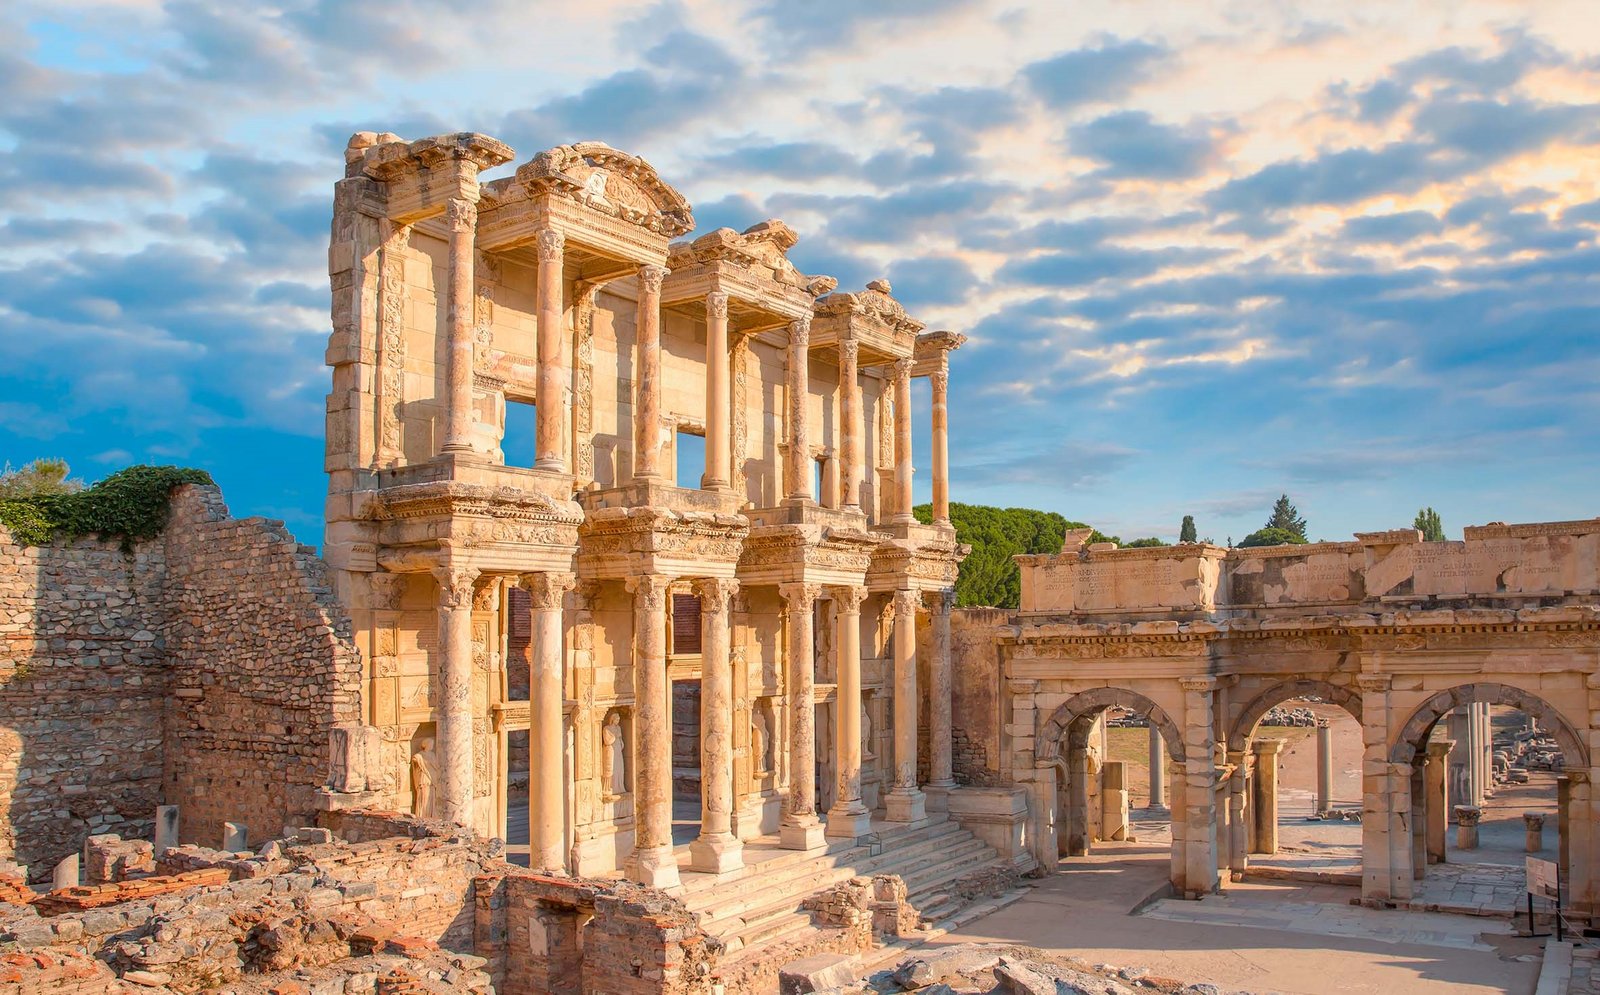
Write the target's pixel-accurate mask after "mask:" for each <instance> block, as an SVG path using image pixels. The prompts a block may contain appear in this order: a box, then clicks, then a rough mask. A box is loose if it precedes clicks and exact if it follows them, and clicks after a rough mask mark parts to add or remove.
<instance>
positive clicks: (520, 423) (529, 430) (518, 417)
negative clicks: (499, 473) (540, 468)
mask: <svg viewBox="0 0 1600 995" xmlns="http://www.w3.org/2000/svg"><path fill="white" fill-rule="evenodd" d="M538 431H539V414H538V410H537V409H536V408H535V407H534V404H533V402H532V401H525V400H518V399H516V398H511V397H508V398H506V431H505V435H504V437H503V438H501V440H500V451H501V452H503V453H505V457H506V466H533V463H534V460H536V459H537V458H538V442H537V441H536V440H537V439H538Z"/></svg>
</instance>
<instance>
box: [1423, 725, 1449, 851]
mask: <svg viewBox="0 0 1600 995" xmlns="http://www.w3.org/2000/svg"><path fill="white" fill-rule="evenodd" d="M1455 745H1456V744H1455V743H1454V742H1453V741H1451V740H1448V739H1443V740H1434V741H1432V742H1430V743H1428V745H1427V754H1426V757H1427V767H1426V768H1424V770H1423V783H1422V800H1423V803H1422V812H1423V819H1424V820H1425V821H1426V822H1427V826H1426V828H1425V833H1426V836H1427V846H1426V847H1425V848H1424V849H1425V853H1426V855H1427V860H1428V863H1430V864H1442V863H1444V862H1445V856H1446V853H1447V850H1446V847H1445V841H1446V839H1447V837H1448V835H1449V827H1448V824H1449V822H1450V777H1449V770H1448V768H1449V765H1450V751H1451V750H1453V749H1455Z"/></svg>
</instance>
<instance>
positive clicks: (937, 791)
mask: <svg viewBox="0 0 1600 995" xmlns="http://www.w3.org/2000/svg"><path fill="white" fill-rule="evenodd" d="M959 787H960V785H958V784H956V782H954V781H943V782H940V781H934V782H933V783H931V784H924V785H923V786H922V794H923V795H924V797H925V798H926V801H925V802H924V804H925V805H926V806H927V809H928V811H930V812H948V811H950V792H952V791H955V790H957V789H958V788H959Z"/></svg>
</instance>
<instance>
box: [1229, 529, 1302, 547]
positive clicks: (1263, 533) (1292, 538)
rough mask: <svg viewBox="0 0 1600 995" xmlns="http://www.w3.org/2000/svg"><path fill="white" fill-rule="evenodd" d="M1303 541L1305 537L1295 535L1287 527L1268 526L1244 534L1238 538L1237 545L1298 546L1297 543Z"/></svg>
mask: <svg viewBox="0 0 1600 995" xmlns="http://www.w3.org/2000/svg"><path fill="white" fill-rule="evenodd" d="M1305 541H1306V537H1305V536H1302V535H1296V534H1295V533H1293V532H1290V531H1289V530H1288V529H1278V528H1271V527H1268V528H1264V529H1257V530H1256V531H1254V532H1252V533H1250V534H1249V535H1247V536H1245V537H1244V538H1243V539H1241V540H1239V545H1240V546H1285V545H1296V546H1299V545H1304V544H1305Z"/></svg>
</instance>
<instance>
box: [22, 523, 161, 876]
mask: <svg viewBox="0 0 1600 995" xmlns="http://www.w3.org/2000/svg"><path fill="white" fill-rule="evenodd" d="M165 576H166V550H165V548H164V546H163V545H162V543H161V542H159V541H156V542H149V543H141V544H139V545H137V546H135V547H134V548H133V549H132V550H131V551H129V552H126V553H125V552H123V550H122V549H121V548H120V547H119V545H118V544H117V543H116V542H101V541H99V540H95V539H82V540H78V541H76V542H70V543H68V542H58V543H55V544H53V545H50V546H19V545H17V544H15V543H13V542H12V541H11V536H10V533H9V532H7V531H6V529H5V527H4V526H0V859H3V860H11V861H15V862H17V863H20V864H25V865H27V866H28V867H29V869H30V875H31V879H32V880H34V881H39V880H47V879H48V878H49V876H50V869H51V867H52V866H53V865H54V864H55V863H56V862H57V861H59V860H61V859H62V858H64V857H67V856H69V855H71V854H73V853H76V852H78V851H79V850H80V849H81V848H82V846H83V844H84V841H85V840H86V839H87V838H88V837H89V836H91V835H93V834H96V833H121V834H123V835H125V836H146V837H147V836H149V835H150V832H151V830H152V827H153V825H154V819H155V807H156V805H158V804H159V803H160V801H161V770H162V717H161V716H162V701H163V699H164V697H165V695H166V671H165V666H164V664H165V656H164V653H165V650H164V639H163V633H164V632H165V628H166V619H167V611H166V604H165V602H164V601H163V600H162V598H161V596H160V591H161V590H162V587H163V584H164V581H165Z"/></svg>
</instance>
